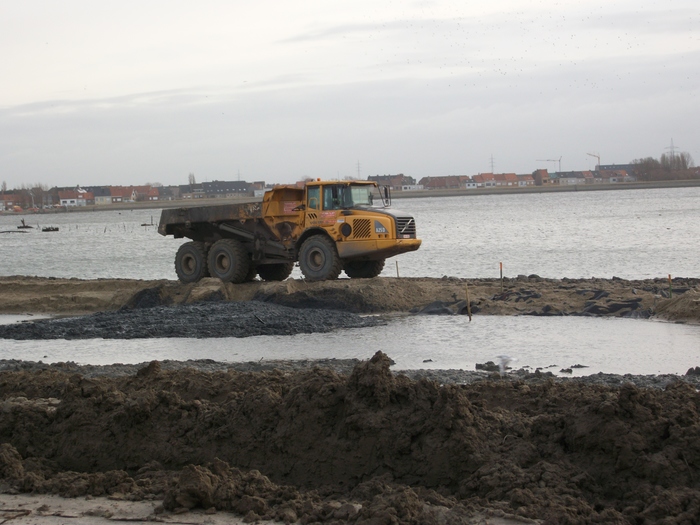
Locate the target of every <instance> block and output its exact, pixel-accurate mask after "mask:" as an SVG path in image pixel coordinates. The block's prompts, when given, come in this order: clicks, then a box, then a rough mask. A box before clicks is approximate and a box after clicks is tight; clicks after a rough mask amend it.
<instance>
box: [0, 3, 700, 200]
mask: <svg viewBox="0 0 700 525" xmlns="http://www.w3.org/2000/svg"><path fill="white" fill-rule="evenodd" d="M699 65H700V4H698V2H697V0H657V1H651V0H625V1H610V0H595V1H590V0H573V1H568V0H561V1H549V0H541V1H537V0H492V1H489V2H467V1H464V0H452V1H415V2H411V1H384V0H354V1H352V2H350V1H345V2H340V1H336V0H295V1H294V2H280V1H279V0H277V1H271V0H256V1H254V2H251V1H246V2H243V1H238V0H229V1H223V0H221V1H216V0H211V1H210V0H198V1H197V2H194V1H189V2H185V1H180V0H138V1H135V0H119V1H111V0H100V1H94V0H62V1H60V2H58V1H55V0H22V1H21V2H18V1H16V0H0V182H1V181H6V182H7V185H8V187H9V188H13V187H19V186H20V185H22V184H34V183H42V184H46V185H49V186H54V185H58V186H71V185H76V184H81V185H83V186H88V185H98V184H123V185H130V184H144V183H147V182H160V183H162V184H166V185H167V184H186V183H187V179H188V174H189V173H194V174H195V177H196V179H197V181H199V182H203V181H212V180H237V179H238V178H239V177H240V179H241V180H248V181H253V180H264V181H267V182H293V181H296V180H299V179H301V178H303V177H307V176H309V177H321V178H325V179H330V178H338V177H340V178H345V177H348V176H357V175H358V172H359V175H360V177H361V178H366V177H367V176H368V175H377V174H395V173H404V174H406V175H411V176H413V177H415V178H416V179H420V178H421V177H423V176H428V175H432V176H438V175H458V174H459V175H475V174H477V173H480V172H489V171H492V168H493V171H495V172H497V173H501V172H516V173H531V172H532V171H533V170H535V169H537V168H548V169H550V171H551V170H558V169H559V159H560V158H561V169H562V170H565V171H566V170H585V169H592V168H594V166H595V164H596V163H597V160H596V159H595V158H594V157H592V156H590V155H587V154H588V153H591V154H598V155H600V160H601V162H602V163H603V164H611V163H626V162H629V161H631V160H632V159H635V158H639V157H647V156H653V157H656V158H658V157H659V156H660V155H661V154H662V153H665V152H668V151H669V150H668V149H667V148H669V147H670V146H671V140H673V142H674V145H675V147H677V148H678V149H677V151H687V152H689V153H690V154H691V155H692V156H693V158H694V159H695V161H696V163H698V162H700V66H699Z"/></svg>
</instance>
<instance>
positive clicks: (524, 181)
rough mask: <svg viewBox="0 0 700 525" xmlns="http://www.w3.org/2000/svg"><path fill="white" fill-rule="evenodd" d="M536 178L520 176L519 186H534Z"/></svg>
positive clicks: (526, 175) (527, 175) (528, 175)
mask: <svg viewBox="0 0 700 525" xmlns="http://www.w3.org/2000/svg"><path fill="white" fill-rule="evenodd" d="M534 185H535V178H534V177H533V176H532V175H530V174H525V175H518V186H520V187H523V186H534Z"/></svg>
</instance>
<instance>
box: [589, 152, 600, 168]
mask: <svg viewBox="0 0 700 525" xmlns="http://www.w3.org/2000/svg"><path fill="white" fill-rule="evenodd" d="M586 155H588V156H589V157H595V158H596V159H598V165H597V166H596V169H600V155H598V154H596V153H586Z"/></svg>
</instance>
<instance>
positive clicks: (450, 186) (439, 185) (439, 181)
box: [419, 175, 462, 190]
mask: <svg viewBox="0 0 700 525" xmlns="http://www.w3.org/2000/svg"><path fill="white" fill-rule="evenodd" d="M419 184H420V185H421V186H423V188H425V189H426V190H456V189H459V188H461V187H462V177H461V176H460V175H447V176H444V177H423V178H422V179H421V180H420V182H419Z"/></svg>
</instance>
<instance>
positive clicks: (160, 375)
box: [0, 353, 700, 524]
mask: <svg viewBox="0 0 700 525" xmlns="http://www.w3.org/2000/svg"><path fill="white" fill-rule="evenodd" d="M389 365H390V359H389V358H388V357H387V356H385V355H384V354H381V353H377V354H376V355H375V356H374V357H373V358H372V359H371V360H370V361H367V362H364V363H361V364H359V365H357V366H356V367H355V369H354V370H353V372H352V373H351V374H349V375H343V374H338V373H336V372H334V371H332V370H330V369H327V368H320V367H317V368H314V369H311V370H306V371H293V372H282V371H279V370H273V371H265V372H249V373H245V372H235V371H232V370H230V371H227V372H216V373H211V372H210V373H207V372H200V371H196V370H193V369H183V370H174V371H166V370H163V369H161V367H160V365H159V363H157V362H154V363H151V364H150V365H148V366H147V367H145V368H143V369H141V370H139V371H138V372H137V373H136V374H135V375H131V376H123V377H114V378H109V377H92V378H88V377H85V376H81V375H79V374H72V373H64V372H60V371H56V370H44V371H41V372H27V371H19V372H2V373H0V399H2V401H1V402H0V414H2V417H1V418H0V443H1V444H0V486H2V489H3V490H2V491H3V492H8V491H22V492H26V491H34V492H36V493H53V494H59V495H62V496H66V497H78V496H85V495H91V496H104V495H112V496H113V497H115V498H119V499H134V500H140V499H163V508H164V509H163V510H165V511H170V512H182V511H184V510H186V509H197V508H201V509H216V510H218V511H230V512H234V513H236V514H238V515H241V516H245V517H246V519H247V520H248V521H254V520H256V519H259V518H264V519H275V520H279V521H283V522H287V523H293V522H301V523H365V524H369V523H372V524H375V523H376V524H380V523H386V524H392V523H393V524H408V523H411V524H432V523H435V524H437V523H455V524H457V523H477V522H479V520H480V519H482V518H483V517H484V516H487V517H488V516H501V517H512V518H514V517H520V518H522V519H523V520H527V519H531V520H542V521H543V522H545V523H580V524H584V523H664V524H671V523H674V524H675V523H679V524H680V523H697V519H698V518H697V517H698V516H700V476H698V472H699V471H700V398H699V397H698V394H697V391H696V390H695V388H693V387H692V386H690V385H688V384H687V383H683V382H677V383H673V384H671V385H669V386H668V387H666V388H665V389H640V388H638V387H635V386H634V385H631V384H627V385H623V386H622V387H618V388H612V387H608V386H602V385H591V384H585V383H582V382H577V381H573V380H569V381H564V382H554V381H552V380H551V379H545V378H541V379H537V378H532V379H531V380H529V381H522V380H501V379H497V378H495V377H494V378H492V379H491V380H487V381H482V382H479V383H474V384H470V385H440V384H438V383H435V382H432V381H428V380H419V381H414V380H412V379H409V378H408V377H405V376H401V375H398V376H397V375H394V374H392V373H391V372H390V370H389Z"/></svg>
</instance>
